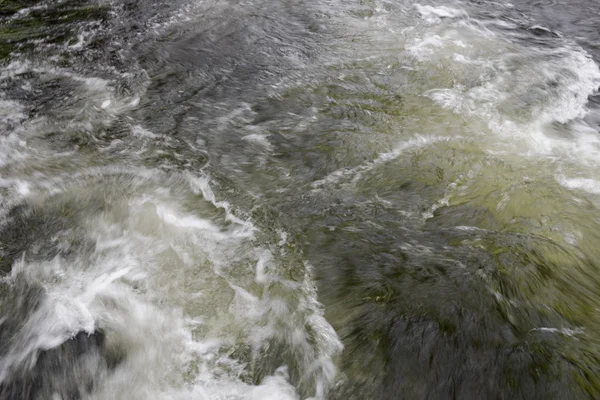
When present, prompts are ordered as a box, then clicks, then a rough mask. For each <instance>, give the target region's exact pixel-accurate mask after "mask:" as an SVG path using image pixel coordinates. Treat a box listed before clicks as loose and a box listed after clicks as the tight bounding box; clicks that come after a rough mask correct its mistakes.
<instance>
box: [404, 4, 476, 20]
mask: <svg viewBox="0 0 600 400" xmlns="http://www.w3.org/2000/svg"><path fill="white" fill-rule="evenodd" d="M415 8H416V9H417V11H418V12H419V14H420V15H421V18H423V19H424V20H425V21H426V22H428V23H430V24H435V23H439V22H440V21H441V20H442V19H444V18H450V19H453V18H466V17H468V16H469V15H468V14H467V13H466V11H464V10H461V9H458V8H452V7H448V6H431V5H421V4H415Z"/></svg>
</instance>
